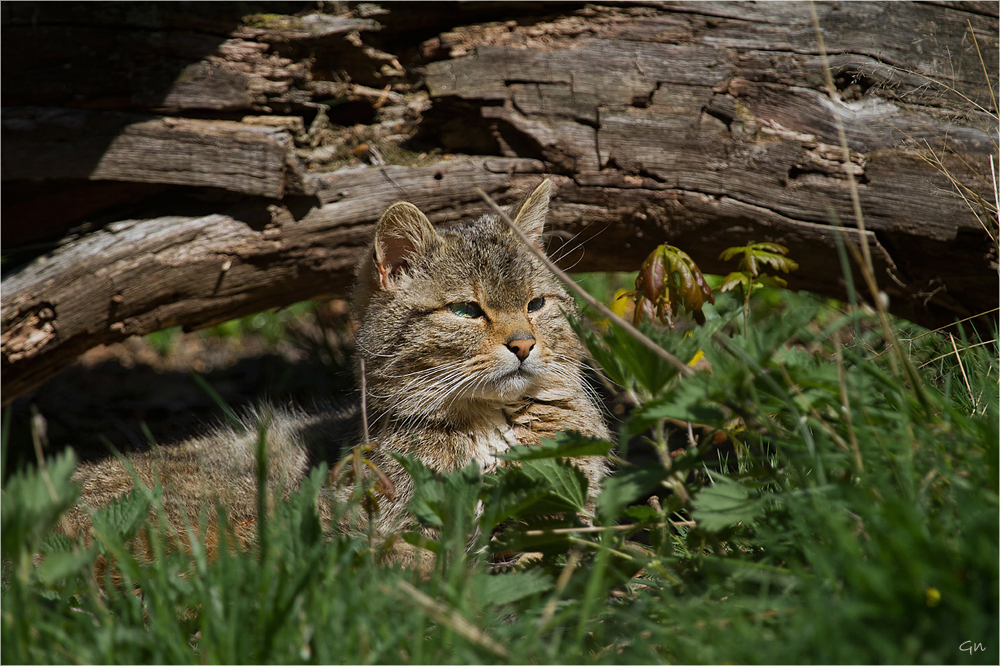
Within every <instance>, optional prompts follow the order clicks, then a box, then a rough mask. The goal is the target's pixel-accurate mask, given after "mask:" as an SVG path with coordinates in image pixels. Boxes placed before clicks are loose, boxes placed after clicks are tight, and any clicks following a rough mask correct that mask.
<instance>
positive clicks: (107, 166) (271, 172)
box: [2, 108, 309, 199]
mask: <svg viewBox="0 0 1000 666" xmlns="http://www.w3.org/2000/svg"><path fill="white" fill-rule="evenodd" d="M2 124H3V144H4V147H3V155H4V160H3V179H4V180H34V179H41V178H53V179H56V178H66V179H88V180H113V181H125V182H138V183H162V184H168V185H188V186H202V187H218V188H222V189H224V190H230V191H233V192H240V193H243V194H251V195H258V196H265V197H270V198H273V199H280V198H281V197H282V196H284V195H285V193H286V192H288V193H289V194H308V193H309V192H302V191H301V189H298V187H297V186H298V184H299V183H300V181H301V173H300V172H301V171H302V168H301V166H300V165H298V158H296V157H295V155H294V153H293V145H292V138H291V136H290V135H289V134H288V132H286V131H284V130H283V129H280V128H273V127H266V126H257V125H247V124H245V123H237V122H232V121H225V120H192V119H188V118H151V117H147V116H139V115H135V114H126V113H113V112H107V111H103V112H94V111H77V110H70V109H37V108H26V109H16V110H13V109H8V110H6V111H5V112H4V113H3V116H2ZM289 172H291V174H290V173H289ZM290 176H291V177H290ZM290 184H291V185H293V187H289V185H290ZM297 189H298V191H296V190H297Z"/></svg>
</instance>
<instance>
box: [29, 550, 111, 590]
mask: <svg viewBox="0 0 1000 666" xmlns="http://www.w3.org/2000/svg"><path fill="white" fill-rule="evenodd" d="M96 557H97V549H96V548H88V549H85V550H80V551H72V552H57V553H49V554H47V555H46V556H45V559H44V560H43V561H42V563H41V564H40V565H39V566H38V572H37V575H38V578H39V579H40V580H41V581H42V582H44V583H47V584H50V585H51V584H53V583H58V582H59V581H61V580H63V579H65V578H69V577H70V576H74V575H76V574H77V573H80V572H81V571H84V570H86V569H87V567H89V566H90V564H91V563H92V562H93V561H94V559H95V558H96Z"/></svg>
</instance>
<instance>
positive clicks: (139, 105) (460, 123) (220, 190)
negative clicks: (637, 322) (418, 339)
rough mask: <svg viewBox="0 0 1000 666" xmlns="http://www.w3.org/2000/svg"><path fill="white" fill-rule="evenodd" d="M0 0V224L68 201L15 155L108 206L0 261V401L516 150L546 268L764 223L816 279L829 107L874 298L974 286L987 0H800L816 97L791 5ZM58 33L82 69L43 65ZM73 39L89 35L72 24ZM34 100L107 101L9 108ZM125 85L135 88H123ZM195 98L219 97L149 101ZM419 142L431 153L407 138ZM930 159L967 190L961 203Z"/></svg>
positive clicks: (694, 249) (89, 203)
mask: <svg viewBox="0 0 1000 666" xmlns="http://www.w3.org/2000/svg"><path fill="white" fill-rule="evenodd" d="M9 5H10V3H8V4H5V5H4V10H3V11H4V33H3V36H4V40H3V54H4V58H3V68H4V81H5V88H4V95H5V103H11V102H12V101H13V103H15V104H17V105H19V106H20V107H21V108H15V109H8V110H5V112H4V117H3V118H4V123H3V124H4V142H3V158H4V159H3V180H4V188H5V190H4V193H5V203H4V207H5V208H4V212H5V227H6V226H7V223H8V221H9V219H10V211H11V210H16V211H19V214H24V215H29V213H30V211H31V210H32V209H31V208H30V207H31V205H32V201H35V202H36V203H35V206H36V208H37V210H39V211H41V210H44V211H46V212H45V213H44V214H43V213H38V214H35V215H34V217H32V218H31V219H35V220H38V221H39V223H41V222H45V223H46V224H48V225H50V226H51V228H56V227H57V226H58V220H54V219H53V218H54V217H58V215H59V212H58V211H56V210H54V209H55V208H66V209H69V208H71V207H72V202H71V201H70V200H69V199H67V198H66V197H63V198H62V199H59V200H58V201H60V202H62V203H60V204H59V205H58V206H55V207H54V206H52V205H48V206H47V203H46V200H45V197H44V193H43V191H39V192H38V193H37V194H35V192H36V190H35V187H34V186H33V187H31V188H29V187H25V183H27V182H28V180H27V179H43V182H45V181H48V182H53V183H58V184H60V191H62V192H73V193H76V192H79V193H80V199H81V201H84V203H83V204H81V205H80V206H79V210H77V211H75V212H68V213H65V214H64V215H63V217H62V218H60V219H61V220H62V223H63V224H64V225H65V224H69V223H71V222H76V221H84V220H85V219H86V220H89V219H96V220H99V221H102V220H118V221H116V222H115V223H113V224H110V225H107V226H105V227H104V228H103V229H101V230H98V231H94V232H92V233H90V234H87V235H84V236H82V237H80V238H78V239H75V240H67V241H65V242H64V243H63V245H62V246H61V247H60V248H59V249H57V250H55V251H53V252H51V253H50V254H48V255H45V256H42V257H40V258H38V259H37V260H35V261H34V262H32V263H29V264H27V265H26V266H24V267H22V268H20V269H19V270H17V271H16V272H14V273H12V274H10V275H8V276H6V277H5V278H4V280H3V292H4V298H3V306H2V328H3V334H2V344H0V347H2V353H3V358H2V385H3V399H4V401H9V400H10V399H12V398H13V397H15V396H16V395H17V394H19V393H21V392H23V391H25V390H28V389H30V388H31V387H32V386H35V385H37V384H38V383H39V382H41V381H43V380H44V379H45V378H46V377H47V376H49V375H50V374H51V373H52V372H55V371H56V370H58V369H59V368H60V367H62V366H63V365H65V364H66V363H68V362H69V361H71V360H72V358H73V357H74V356H75V355H76V354H78V353H79V352H81V351H83V350H85V349H86V348H88V347H90V346H93V345H95V344H99V343H102V342H109V341H113V340H119V339H121V338H123V337H126V336H128V335H131V334H141V333H146V332H150V331H153V330H156V329H158V328H162V327H165V326H169V325H174V324H183V325H185V326H187V327H189V328H196V327H199V326H205V325H209V324H212V323H216V322H219V321H223V320H225V319H229V318H232V317H237V316H241V315H243V314H247V313H251V312H254V311H258V310H260V309H263V308H266V307H271V306H277V305H284V304H287V303H290V302H293V301H296V300H301V299H305V298H314V297H318V296H321V295H333V294H337V295H343V294H345V293H346V291H347V289H348V285H349V284H350V281H351V272H352V266H353V264H354V261H355V259H356V257H357V253H358V252H359V251H360V249H361V248H362V247H364V246H365V244H366V243H367V240H368V234H369V233H370V230H371V225H372V224H373V223H374V221H375V220H376V219H377V217H378V215H379V214H380V213H381V212H382V210H383V209H384V208H385V206H387V205H388V204H390V203H392V202H393V201H395V200H398V199H408V200H410V201H413V202H414V203H416V204H417V205H418V206H420V207H421V208H422V209H423V210H425V211H426V212H427V213H428V215H429V217H430V218H431V219H432V220H433V221H435V222H444V221H449V220H457V219H460V218H462V217H466V216H469V215H473V214H478V213H479V212H481V211H482V210H483V207H482V204H481V202H480V201H479V200H478V198H477V197H476V195H475V194H474V188H475V187H476V186H479V187H482V188H483V189H484V190H486V191H487V192H490V193H491V194H495V195H496V196H498V197H500V198H501V199H502V200H512V199H513V198H514V197H515V196H516V195H517V194H518V193H522V192H525V191H527V190H528V189H529V188H530V187H532V186H533V185H535V184H537V182H538V180H540V178H541V177H542V175H543V174H549V175H552V177H553V179H554V182H555V185H556V190H555V196H554V198H553V206H552V213H551V218H550V219H551V221H552V226H553V229H554V232H555V234H554V236H553V238H552V240H551V241H550V249H551V250H553V252H554V254H557V255H562V256H563V257H564V261H563V263H564V265H566V266H573V267H574V268H575V269H576V270H634V269H635V267H636V266H638V265H639V263H640V262H641V261H642V259H643V258H644V256H645V255H646V254H647V253H648V252H649V251H650V250H651V249H652V248H653V247H654V246H655V245H656V244H659V243H663V242H670V243H672V244H674V245H678V246H680V247H682V248H683V249H684V250H685V251H687V252H688V253H689V254H691V256H692V257H694V258H695V260H696V261H697V262H698V263H699V265H700V266H701V267H702V269H703V270H705V271H710V272H727V271H728V270H731V268H732V266H730V265H726V264H723V263H722V262H720V261H719V260H718V256H719V253H720V252H721V251H722V250H723V249H724V248H726V247H728V246H731V245H741V244H744V243H746V242H747V241H750V240H758V241H763V240H772V241H776V242H781V243H784V244H786V245H788V246H789V248H790V249H791V254H792V256H793V257H794V258H795V259H797V260H798V261H799V263H800V265H801V268H800V270H799V271H798V272H796V273H795V274H793V275H792V276H790V286H791V287H793V288H804V289H810V290H812V291H816V292H818V293H822V294H828V295H831V296H837V297H841V298H843V297H844V296H845V294H846V292H845V284H844V278H843V277H842V272H841V268H840V262H839V258H838V255H837V249H836V245H837V244H836V237H837V236H838V235H840V234H842V233H843V234H846V235H847V236H848V237H849V238H851V239H853V240H854V241H859V240H861V239H862V237H861V235H860V234H859V233H858V231H856V230H854V229H852V227H854V226H855V225H856V223H855V220H854V214H853V211H852V206H851V201H850V194H849V188H848V186H847V180H846V176H845V174H844V171H843V166H842V165H841V160H842V155H841V151H840V148H839V140H838V136H837V123H836V120H838V119H839V120H840V121H841V122H842V123H843V126H844V128H845V132H846V135H847V141H848V144H849V147H850V151H851V155H850V161H851V167H850V168H851V170H852V173H853V175H854V176H855V178H856V179H857V181H858V183H859V188H860V195H861V201H862V208H863V211H864V215H865V220H866V225H867V229H868V232H867V234H866V235H865V236H864V240H866V241H867V242H868V243H869V244H870V246H871V247H872V248H873V253H874V259H875V268H876V273H877V278H878V281H879V285H880V288H881V289H883V290H884V291H885V292H886V293H887V294H888V295H889V296H890V305H891V309H892V310H893V311H894V312H896V313H897V314H901V315H903V316H906V317H909V318H911V319H913V320H915V321H918V322H920V323H924V324H928V325H940V324H947V323H950V322H952V321H954V319H955V318H958V317H965V316H969V315H975V314H978V313H982V312H988V311H990V310H991V309H993V308H995V307H996V305H997V300H996V295H997V285H998V279H997V255H996V253H997V249H996V242H995V240H991V239H990V236H989V233H988V231H987V229H988V230H989V232H991V233H993V234H994V238H995V234H996V211H995V209H990V208H989V205H988V202H992V193H991V192H990V191H989V186H988V183H987V181H986V180H981V179H980V178H979V176H981V175H983V174H988V173H989V163H988V156H989V155H990V154H993V153H995V152H996V146H997V121H996V102H995V99H994V98H992V97H991V93H990V91H991V87H990V83H988V82H987V79H986V77H987V76H989V77H991V80H992V90H993V91H996V90H998V89H1000V86H998V85H997V81H996V75H997V71H998V69H1000V65H998V59H997V43H998V39H997V12H996V5H995V4H991V3H953V4H946V3H945V4H941V3H938V4H936V5H932V4H929V3H843V4H819V5H817V10H818V12H819V18H820V24H821V26H822V28H823V31H824V35H825V40H826V45H827V49H828V50H829V52H830V63H831V69H832V73H833V75H834V77H835V79H836V81H837V88H838V94H839V98H838V99H837V100H833V101H831V100H830V99H829V98H828V96H827V95H826V91H825V88H824V67H823V63H822V59H821V58H820V56H819V52H818V49H817V46H816V40H815V32H814V28H813V25H812V22H811V20H810V15H809V7H808V5H806V4H803V3H764V4H759V5H751V4H743V3H678V4H663V5H661V4H659V3H641V4H637V5H635V6H629V5H615V6H611V7H602V6H597V5H593V6H586V7H581V6H579V5H569V4H560V3H555V4H546V3H523V4H513V5H511V4H503V3H468V4H462V5H458V6H453V5H443V4H432V5H424V4H398V5H391V6H388V8H387V9H382V10H378V9H377V8H374V6H367V5H365V6H364V7H365V9H364V11H365V12H369V11H370V12H372V14H366V15H363V16H362V15H360V14H357V15H355V14H345V13H342V14H341V15H338V16H327V15H323V14H321V13H315V12H313V13H311V14H306V15H305V16H300V17H284V18H283V17H274V16H271V15H265V14H259V15H253V18H250V17H248V16H242V15H240V16H235V15H232V9H231V7H229V5H226V6H225V7H224V9H225V11H228V12H230V14H228V15H225V16H222V15H220V16H215V17H214V18H213V15H212V12H210V11H209V10H207V9H205V8H204V7H200V8H199V10H198V11H197V12H195V13H194V14H192V16H191V17H186V16H184V15H183V12H175V11H174V10H173V8H172V7H167V6H166V5H162V7H163V10H162V12H161V13H157V11H156V8H158V7H161V5H146V6H144V7H143V11H141V12H137V13H136V14H135V15H134V16H133V15H131V14H128V15H126V14H127V12H123V10H122V9H121V6H119V5H115V4H111V5H99V6H98V7H99V9H97V10H88V9H86V6H87V5H79V6H77V5H74V6H72V7H71V8H68V9H67V10H66V11H67V12H69V13H68V14H66V15H65V16H63V17H60V16H57V15H56V14H52V13H49V11H50V10H48V9H47V8H43V6H42V5H38V11H37V12H36V14H37V16H36V18H37V20H36V21H35V22H34V23H32V19H31V16H29V14H28V13H26V12H24V11H23V10H22V8H21V7H20V6H18V7H16V8H15V9H16V11H13V10H11V9H9ZM360 9H361V6H360V5H359V10H360ZM225 11H224V12H222V13H223V14H225ZM345 11H346V10H345ZM88 12H92V13H88ZM512 16H513V17H517V16H520V17H523V19H524V20H517V18H511V17H512ZM88 17H89V18H88ZM970 29H971V33H970ZM67 31H68V32H67ZM435 33H436V34H435ZM417 34H419V35H420V37H419V39H423V40H424V41H422V42H419V43H418V38H417V37H415V35H417ZM428 35H433V36H431V37H430V38H427V36H428ZM972 35H974V36H975V41H976V42H977V43H978V47H979V48H978V51H977V49H976V46H975V43H974V41H973V39H972ZM70 37H72V38H75V39H76V40H77V41H76V48H79V49H82V50H81V53H82V54H83V55H82V56H81V58H80V59H79V60H77V61H74V62H72V63H68V64H71V65H73V66H80V67H82V68H83V69H86V70H87V71H86V73H85V74H84V75H82V76H79V75H70V74H66V73H65V72H63V71H62V70H60V67H62V66H63V65H65V64H67V63H66V62H65V60H66V58H67V57H68V56H66V51H65V48H66V47H65V46H63V44H65V43H73V42H72V40H70V41H69V42H66V40H67V39H68V38H70ZM32 40H34V41H35V42H41V43H45V44H51V45H53V50H45V49H41V51H43V55H42V56H40V58H41V61H40V62H41V66H40V70H38V71H42V72H44V76H39V75H38V74H37V71H36V72H34V73H33V72H32V71H31V67H30V64H31V63H30V61H27V60H25V59H24V58H25V56H24V55H23V53H22V52H21V51H18V49H17V45H19V44H20V45H22V46H23V45H26V44H28V43H29V42H31V41H32ZM102 40H103V41H104V42H106V43H111V44H113V48H112V49H111V51H112V54H113V55H114V56H116V57H112V58H106V57H105V55H106V53H105V52H100V53H99V52H98V51H97V50H95V49H97V48H98V47H97V45H98V44H100V43H102ZM397 43H398V44H404V45H406V46H405V47H397V46H394V45H396V44H397ZM60 49H62V50H60ZM105 51H107V49H106V48H105ZM980 53H981V54H982V61H980V56H979V54H980ZM60 54H62V55H60ZM88 54H89V55H88ZM125 54H127V56H126V55H125ZM119 55H121V56H122V58H117V56H119ZM98 56H100V57H98ZM60 58H62V59H60ZM122 59H123V60H122ZM98 61H100V62H102V63H104V62H106V63H107V65H106V66H105V65H99V64H98ZM12 63H13V64H12ZM19 63H20V64H22V65H24V66H25V71H20V70H17V69H16V66H17V65H18V64H19ZM128 63H132V64H128ZM100 67H105V70H106V71H104V72H101V71H98V70H99V68H100ZM130 68H131V69H130ZM67 71H75V70H73V67H70V69H69V70H67ZM129 72H131V74H129ZM8 74H10V76H9V77H8ZM74 76H76V78H77V82H76V83H74ZM74 86H76V90H79V92H75V89H74ZM40 104H49V105H54V106H59V107H69V106H75V107H85V108H89V109H117V110H118V111H116V112H114V113H99V112H96V111H87V112H83V111H70V110H67V109H66V108H57V109H47V110H42V109H38V108H29V107H28V105H33V106H35V107H36V106H37V105H40ZM321 108H322V109H324V111H323V113H317V110H318V109H321ZM135 110H143V111H145V112H146V114H145V115H142V116H138V115H135V114H134V113H133V114H132V115H129V114H125V113H122V111H135ZM194 110H200V111H198V113H199V114H202V115H203V114H204V110H212V111H213V112H214V113H216V114H217V116H215V117H217V118H218V119H216V120H208V119H205V118H200V119H193V118H179V117H163V114H168V113H169V114H183V113H188V112H191V111H194ZM150 111H152V112H155V113H158V114H160V115H159V116H150V115H149V112H150ZM233 112H237V113H239V114H240V115H242V114H243V112H250V113H257V114H263V113H268V114H270V115H258V116H253V117H249V118H246V119H245V121H244V122H235V121H234V120H233V116H232V115H226V114H232V113H233ZM282 114H283V115H282ZM25 121H26V122H25ZM69 121H72V122H69ZM19 123H20V124H19ZM32 123H34V124H32ZM72 123H77V127H76V128H75V129H74V128H73V127H67V124H69V125H72ZM102 123H103V124H102ZM115 123H118V124H117V125H115ZM60 140H61V141H63V143H60V142H59V141H60ZM433 146H437V147H440V148H443V149H444V150H445V151H446V152H448V153H452V154H454V158H453V159H445V160H441V161H437V162H434V160H440V158H439V157H436V156H433V155H431V156H428V155H427V154H426V152H425V151H427V149H428V148H429V147H433ZM422 152H424V153H425V154H421V153H422ZM463 155H464V156H463ZM449 157H451V156H449ZM936 159H940V164H938V165H937V166H935V165H934V164H933V162H934V161H935V160H936ZM928 160H930V163H929V162H928ZM393 162H398V165H393ZM301 163H305V164H307V165H308V167H306V168H303V167H301V166H300V164H301ZM404 165H408V166H404ZM942 167H943V168H947V169H948V170H949V172H950V174H951V176H952V177H954V178H955V179H956V180H957V181H958V182H960V183H961V184H962V185H963V186H965V187H967V188H968V191H969V192H971V193H978V194H980V195H982V196H983V201H977V200H975V199H973V200H972V203H973V205H974V206H980V210H979V211H978V212H979V218H978V219H977V217H976V215H975V214H974V212H973V210H970V207H969V205H967V203H966V202H965V201H963V200H962V199H961V198H960V197H958V196H957V195H956V194H955V190H954V187H953V184H952V182H950V181H949V179H948V177H946V176H945V175H944V174H942V173H940V170H941V168H942ZM90 178H92V179H98V178H99V179H102V180H103V181H112V184H113V183H123V182H133V183H134V182H142V183H150V184H154V185H156V186H157V187H162V188H168V187H171V188H173V189H172V190H168V191H167V192H166V193H167V194H169V192H174V191H176V192H177V193H178V200H180V199H181V198H183V199H184V204H183V207H181V204H180V203H177V204H173V203H172V201H171V200H170V199H169V197H167V196H165V195H164V192H163V191H160V190H158V191H157V192H156V196H153V195H150V198H149V208H148V210H147V211H145V212H140V213H138V214H137V213H131V214H130V215H129V216H130V217H134V218H135V219H130V220H126V221H124V222H123V221H120V220H121V217H113V215H114V213H113V204H114V201H113V198H114V197H116V196H117V197H119V199H118V200H119V201H121V200H126V199H127V200H128V201H129V202H130V203H132V204H133V205H141V202H139V204H136V203H135V197H136V192H137V191H136V190H123V191H119V190H116V189H115V188H114V187H110V185H109V184H108V183H107V182H102V183H95V184H94V185H93V187H94V188H97V187H102V188H107V189H106V191H104V190H102V192H103V194H102V195H101V196H87V192H88V190H87V189H86V187H85V185H86V183H85V181H83V180H81V179H90ZM193 187H197V188H199V189H198V190H197V191H196V192H192V191H191V188H193ZM8 188H10V189H8ZM11 189H13V190H15V191H22V190H23V191H24V192H26V193H27V194H24V195H23V196H19V197H9V196H8V193H9V192H10V191H11ZM225 193H240V194H243V195H246V196H245V197H244V199H243V200H242V201H234V200H233V195H232V194H226V196H222V194H225ZM182 194H183V195H184V196H183V197H182V196H181V195H182ZM188 195H190V196H188ZM32 196H34V197H35V198H34V199H32V198H31V197H32ZM102 196H103V197H104V199H102ZM12 199H13V200H14V203H15V204H16V206H17V208H16V209H13V208H10V207H8V203H7V202H8V201H9V200H12ZM102 200H106V201H108V202H109V203H108V205H107V210H106V211H101V210H99V206H98V204H96V203H95V202H97V201H102ZM192 200H194V201H198V202H201V203H200V204H198V205H199V206H200V207H201V208H200V209H199V211H198V212H197V214H192V212H191V210H190V208H191V206H192V205H193V204H192ZM46 206H47V207H46ZM140 210H142V209H141V208H140ZM102 215H103V217H102ZM108 216H112V217H108ZM14 223H15V224H16V220H15V222H14ZM835 224H842V225H844V226H845V227H847V230H846V231H840V230H839V229H837V228H836V226H834V225H835ZM97 226H100V225H99V224H98V225H97ZM984 227H986V228H985V229H984ZM568 238H572V239H573V240H572V241H569V244H568V245H566V246H565V247H560V245H559V244H560V243H562V242H565V241H566V239H568ZM6 249H7V248H5V250H6ZM854 277H855V282H856V283H860V282H859V276H857V275H855V276H854Z"/></svg>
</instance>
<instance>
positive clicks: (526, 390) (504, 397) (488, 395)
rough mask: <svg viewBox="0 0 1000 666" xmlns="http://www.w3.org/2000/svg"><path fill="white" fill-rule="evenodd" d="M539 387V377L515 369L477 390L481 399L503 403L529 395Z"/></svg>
mask: <svg viewBox="0 0 1000 666" xmlns="http://www.w3.org/2000/svg"><path fill="white" fill-rule="evenodd" d="M539 389H540V381H539V377H537V376H536V375H533V374H527V373H525V372H522V371H519V370H518V371H515V372H512V373H509V374H507V375H505V376H502V377H499V378H498V379H496V380H495V381H492V382H489V383H487V384H486V385H485V386H483V387H482V388H480V389H479V390H478V391H477V394H478V395H476V397H477V398H479V399H481V400H487V401H489V402H495V403H497V404H498V405H505V404H508V403H511V402H515V401H517V400H520V399H522V398H526V397H530V396H532V395H534V394H535V393H537V392H538V390H539Z"/></svg>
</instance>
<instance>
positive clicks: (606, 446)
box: [498, 430, 614, 460]
mask: <svg viewBox="0 0 1000 666" xmlns="http://www.w3.org/2000/svg"><path fill="white" fill-rule="evenodd" d="M612 448H614V444H612V443H611V442H609V441H607V440H603V439H593V438H590V437H584V436H583V435H581V434H580V433H578V432H576V431H575V430H573V431H564V432H560V433H559V434H558V435H556V438H555V439H554V440H552V439H543V440H542V443H541V444H536V445H532V446H515V447H513V448H512V449H511V450H510V451H508V452H507V453H505V454H503V455H501V456H498V457H500V458H503V459H504V460H541V459H543V458H572V457H577V456H605V455H607V454H608V451H610V450H611V449H612Z"/></svg>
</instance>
